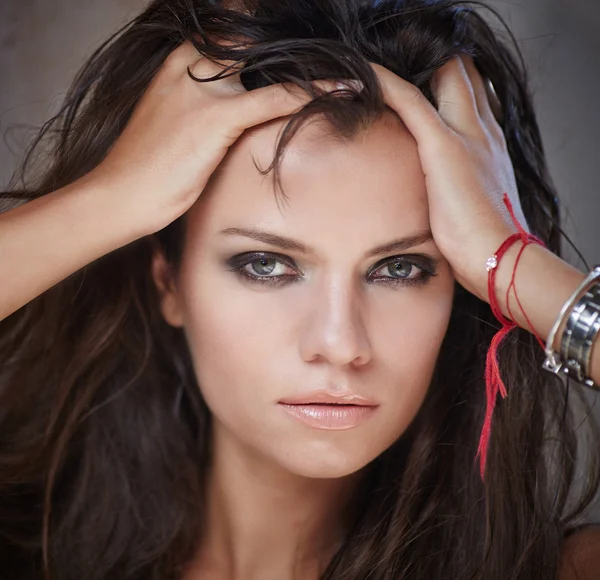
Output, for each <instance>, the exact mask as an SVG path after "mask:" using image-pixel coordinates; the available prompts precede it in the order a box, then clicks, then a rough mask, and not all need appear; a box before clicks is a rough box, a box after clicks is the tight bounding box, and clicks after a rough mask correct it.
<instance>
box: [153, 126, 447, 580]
mask: <svg viewBox="0 0 600 580" xmlns="http://www.w3.org/2000/svg"><path fill="white" fill-rule="evenodd" d="M283 123H284V122H275V123H272V124H268V125H267V126H263V127H261V128H260V129H257V130H255V131H251V132H250V133H248V134H246V135H245V136H244V137H242V138H241V139H240V140H238V142H237V143H236V145H235V146H234V147H233V148H232V149H231V151H230V153H229V154H228V156H227V158H226V160H225V162H224V164H223V166H222V167H220V169H219V172H218V175H217V176H216V179H215V180H213V182H212V183H211V185H210V187H209V188H208V189H207V191H206V192H205V193H204V194H203V196H202V197H201V198H200V199H199V200H198V202H197V203H196V204H195V206H194V207H193V208H191V210H190V211H189V213H188V215H187V221H186V239H185V243H184V253H183V258H182V262H181V265H180V267H179V270H178V273H177V276H176V278H175V279H174V280H168V271H169V270H168V266H167V265H166V264H165V263H164V260H163V259H162V257H161V255H160V254H157V256H156V259H155V264H154V274H155V279H156V281H157V284H158V286H159V288H160V289H161V293H162V309H163V315H164V316H165V319H166V320H167V321H168V322H169V323H170V324H172V325H174V326H182V327H183V328H184V330H185V334H186V337H187V340H188V344H189V345H190V349H191V354H192V358H193V361H194V365H195V368H196V374H197V377H198V383H199V385H200V389H201V391H202V394H203V398H204V400H205V401H206V403H207V405H208V406H209V408H210V410H211V415H212V417H213V421H214V423H213V425H214V430H213V434H212V440H213V441H214V449H213V452H212V456H213V457H214V458H215V460H214V465H213V466H212V470H211V473H210V477H209V489H208V498H207V505H209V506H210V508H209V514H208V520H207V521H206V526H207V527H206V533H205V538H204V541H203V544H202V545H201V547H200V553H199V555H198V559H197V560H196V562H195V563H194V567H193V569H192V571H191V572H190V573H189V580H195V578H205V577H208V578H215V579H230V580H235V579H240V580H241V579H244V580H248V579H253V578H255V579H259V578H260V579H261V580H263V579H264V580H268V579H270V578H272V579H273V580H275V579H277V580H292V579H296V578H297V579H300V578H301V579H303V580H311V579H312V578H314V579H315V580H316V579H317V578H318V577H319V575H320V574H321V573H322V572H323V570H324V569H325V567H326V566H327V563H328V561H329V560H330V558H331V556H332V554H333V552H334V551H335V548H336V546H337V545H338V543H339V542H340V540H341V539H342V537H343V535H342V534H343V531H344V526H343V525H342V522H343V515H344V513H345V511H347V502H348V498H349V494H350V493H351V492H352V491H353V489H354V486H355V482H356V478H357V477H358V476H360V472H361V470H362V468H363V467H364V466H365V465H367V464H368V463H370V462H371V461H372V460H373V459H375V458H376V457H377V456H379V455H380V454H381V453H382V452H383V451H384V450H385V449H387V448H388V447H389V446H390V445H391V444H392V443H393V442H394V441H396V440H397V439H398V437H400V435H401V434H402V433H403V431H404V430H405V429H406V427H407V426H408V425H409V424H410V423H411V422H412V420H413V418H414V417H415V415H416V413H417V411H418V409H419V408H420V406H421V403H422V401H423V398H424V396H425V394H426V392H427V389H428V386H429V384H430V382H431V375H432V373H433V369H434V365H435V362H436V360H437V357H438V353H439V348H440V345H441V342H442V339H443V337H444V334H445V331H446V328H447V324H448V321H449V317H450V312H451V307H452V297H453V285H454V280H453V277H452V275H451V273H450V269H449V267H448V264H447V262H446V261H445V260H444V258H443V256H442V254H441V252H440V251H439V249H437V247H436V245H435V243H434V242H433V239H432V238H431V237H430V236H428V235H424V233H426V232H427V231H428V228H429V220H428V209H427V195H426V191H425V181H424V176H423V172H422V170H421V167H420V164H419V159H418V154H417V150H416V145H415V142H414V139H413V138H412V136H411V135H410V133H409V132H408V131H407V130H406V129H405V128H403V127H402V125H401V123H400V122H399V121H398V120H397V119H395V118H394V117H393V116H392V115H387V116H386V118H385V119H384V120H382V121H381V122H378V123H377V124H376V125H374V126H373V127H372V128H371V130H369V131H368V132H367V133H365V134H363V135H361V136H360V137H358V138H357V139H355V140H353V141H352V142H348V143H344V144H340V143H339V142H336V141H335V140H332V139H328V138H327V136H326V134H325V133H324V132H323V130H322V129H321V128H320V127H319V126H318V125H316V124H312V125H309V126H307V127H303V128H302V129H301V131H300V132H299V133H298V134H297V135H296V136H295V138H294V140H293V141H292V142H291V143H290V149H288V150H287V151H286V155H285V157H284V160H283V164H282V178H283V186H284V188H285V191H286V194H287V196H288V203H287V204H285V206H284V207H282V208H281V210H280V207H279V206H278V205H277V200H276V198H275V196H274V192H273V187H272V182H271V180H270V179H268V178H267V179H265V178H264V177H263V176H261V175H260V174H259V173H258V172H257V171H256V169H255V168H254V166H253V162H252V160H253V159H256V160H257V163H258V165H259V166H265V165H266V164H268V162H269V161H270V158H271V156H272V151H273V147H274V145H275V142H276V137H277V133H278V131H279V130H280V129H281V128H282V126H283ZM231 228H236V229H237V230H251V231H256V230H257V229H260V230H261V231H262V232H263V233H264V232H267V233H269V235H271V236H273V235H278V236H285V238H286V239H288V240H294V241H295V242H296V243H298V242H299V243H301V244H303V245H305V246H308V247H309V248H310V251H301V250H299V249H294V248H290V247H287V248H286V247H282V244H280V243H278V242H277V241H276V240H272V241H259V240H256V239H253V238H249V237H248V236H247V235H242V234H241V233H228V234H223V233H222V232H223V231H224V230H229V229H231ZM399 239H404V240H406V239H410V240H412V241H411V242H409V243H408V245H406V243H405V247H403V248H400V247H399V246H398V247H395V248H388V249H385V250H381V251H379V252H378V253H377V255H374V256H369V253H370V252H371V251H372V250H373V249H374V248H377V247H381V246H389V245H390V244H391V243H392V242H393V241H395V240H399ZM256 252H262V253H264V254H262V255H263V256H264V257H266V258H267V260H273V259H274V257H275V256H276V257H277V259H278V260H279V262H278V263H273V264H271V265H272V266H275V267H274V269H273V270H272V272H268V273H267V274H266V275H265V274H263V275H262V278H261V279H262V282H260V284H258V283H257V282H255V281H249V280H248V279H247V278H246V277H241V276H240V275H238V274H234V273H232V272H231V271H230V269H229V267H226V266H225V265H224V262H225V261H229V260H230V259H231V256H238V255H245V254H247V253H256ZM257 262H259V260H257V259H256V258H254V260H253V262H250V263H249V264H247V265H246V266H244V268H245V269H246V270H245V271H250V272H252V269H251V266H252V265H253V264H254V267H259V269H260V263H257ZM434 263H435V266H434V268H435V275H434V276H431V277H429V276H426V275H425V268H426V267H428V266H427V264H434ZM393 264H397V265H400V268H397V267H396V268H393ZM417 264H423V265H422V266H419V265H417ZM373 270H374V271H373ZM286 277H287V278H286ZM290 277H292V279H293V281H292V282H288V281H286V280H287V279H289V278H290ZM278 278H279V280H280V282H278V285H276V286H273V285H265V283H264V281H265V280H267V281H273V280H275V281H277V279H278ZM281 281H283V283H281ZM398 352H402V353H403V356H401V357H399V356H398ZM315 389H318V390H327V391H331V392H334V393H353V394H355V395H359V396H361V397H365V398H368V399H370V400H372V401H373V402H376V403H377V410H376V414H374V415H373V416H372V418H370V419H369V420H367V421H366V422H364V423H362V424H360V425H356V426H352V427H351V428H344V429H328V428H320V427H314V426H307V425H305V424H303V423H299V422H298V421H296V420H295V419H291V418H290V417H289V416H288V415H287V414H286V413H285V412H284V411H283V410H282V407H281V405H280V404H279V401H281V400H283V399H285V398H287V397H292V396H298V395H302V394H304V393H307V392H309V391H312V390H315ZM186 580H188V578H186Z"/></svg>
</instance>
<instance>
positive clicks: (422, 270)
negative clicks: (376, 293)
mask: <svg viewBox="0 0 600 580" xmlns="http://www.w3.org/2000/svg"><path fill="white" fill-rule="evenodd" d="M225 266H226V269H227V270H229V271H230V272H233V273H234V274H236V276H238V277H239V278H240V279H241V280H242V281H244V282H249V283H252V284H263V285H267V286H284V285H288V284H293V283H297V282H300V281H301V280H302V279H303V278H304V273H303V272H302V270H301V269H300V268H299V267H298V265H297V264H296V262H295V261H294V260H293V259H292V258H290V257H289V256H285V255H283V254H278V253H274V252H244V253H241V254H236V255H234V256H231V257H230V258H227V259H226V260H225ZM434 276H437V260H436V259H434V258H432V257H431V256H428V255H425V254H402V255H399V256H388V257H387V258H383V259H382V260H379V261H378V262H377V263H376V264H374V265H373V266H372V267H371V268H369V270H368V271H367V274H366V277H365V281H366V282H367V283H369V284H386V285H390V286H418V285H421V286H422V285H424V284H426V283H427V282H428V281H429V280H430V279H431V278H432V277H434Z"/></svg>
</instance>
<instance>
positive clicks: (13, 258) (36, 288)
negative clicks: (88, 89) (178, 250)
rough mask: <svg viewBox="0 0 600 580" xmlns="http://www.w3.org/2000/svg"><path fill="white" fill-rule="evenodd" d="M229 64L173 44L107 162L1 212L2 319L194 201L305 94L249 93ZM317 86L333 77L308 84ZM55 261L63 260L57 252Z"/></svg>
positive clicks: (327, 85) (283, 90) (283, 88)
mask: <svg viewBox="0 0 600 580" xmlns="http://www.w3.org/2000/svg"><path fill="white" fill-rule="evenodd" d="M226 66H227V63H221V64H216V63H213V62H212V61H209V60H208V59H207V58H205V57H200V56H199V54H198V52H197V51H196V49H195V48H194V47H193V46H192V44H191V43H184V44H182V45H180V46H179V47H178V48H176V49H175V50H174V51H173V52H172V53H171V54H170V55H169V56H168V58H167V59H166V61H165V62H164V64H163V66H162V67H161V69H160V70H159V71H158V73H157V74H156V75H155V76H154V78H153V81H152V82H151V83H150V85H149V87H148V89H147V90H146V92H145V93H144V95H143V97H142V99H141V100H140V101H139V102H138V104H137V105H136V107H135V109H134V112H133V114H132V116H131V118H130V119H129V121H128V123H127V124H126V126H125V128H124V130H123V131H122V133H121V135H120V136H119V137H118V139H117V140H116V142H115V143H114V145H113V146H112V148H111V149H110V151H109V153H108V154H107V156H106V157H105V158H104V160H103V161H102V162H101V163H100V164H99V165H98V166H97V167H96V168H95V169H93V170H92V171H91V172H89V173H87V174H86V175H84V176H83V177H82V178H80V179H78V180H76V181H74V182H73V183H70V184H68V185H67V186H65V187H62V188H60V189H57V190H56V191H53V192H52V193H49V194H47V195H44V196H43V197H40V198H39V199H35V200H33V201H31V202H29V203H26V204H24V205H22V206H20V207H17V208H16V209H13V210H11V211H8V212H5V213H3V214H2V215H0V253H1V254H2V260H1V261H0V279H2V280H11V284H8V285H5V286H4V287H3V289H2V292H0V320H2V319H3V318H4V317H6V316H8V315H10V314H12V313H13V312H15V311H16V310H18V309H19V308H21V307H22V306H24V305H25V304H27V303H28V302H29V301H31V300H32V299H34V298H35V297H37V296H38V295H40V294H42V293H43V292H44V291H46V290H47V289H49V288H50V287H52V286H54V285H55V284H56V283H58V282H60V281H61V280H63V279H64V278H66V277H67V276H69V275H70V274H72V273H73V272H75V271H77V270H78V269H79V268H82V267H83V266H85V265H86V264H89V263H90V262H92V261H94V260H96V259H97V258H100V257H101V256H103V255H105V254H108V253H109V252H111V251H113V250H115V249H117V248H119V247H121V246H125V245H126V244H128V243H131V242H133V241H135V240H136V239H138V238H140V237H143V236H145V235H149V234H152V233H154V232H156V231H158V230H160V229H162V228H164V227H165V226H167V225H168V224H169V223H171V222H172V221H174V220H175V219H177V218H178V217H179V216H181V215H182V214H183V213H184V212H185V211H186V210H187V209H188V208H189V207H190V206H191V205H192V204H193V203H194V201H195V200H196V199H197V198H198V197H199V195H200V194H201V192H202V190H203V189H204V187H205V185H206V183H207V182H208V179H209V177H210V176H211V174H212V173H213V171H214V170H215V169H216V167H217V166H218V164H219V163H220V162H221V160H222V159H223V157H224V156H225V153H226V152H227V149H228V148H229V146H230V145H232V144H233V143H234V142H235V140H236V139H237V138H238V137H239V136H240V135H241V134H242V133H243V132H244V130H245V129H247V128H249V127H252V126H254V125H258V124H260V123H263V122H266V121H269V120H272V119H275V118H277V117H281V116H287V115H291V114H292V113H294V112H296V111H297V110H299V109H301V108H302V107H303V106H304V105H305V104H306V103H307V102H309V101H310V100H311V98H312V96H311V95H309V94H308V93H307V92H305V91H304V90H302V89H301V88H300V87H299V86H297V85H295V84H292V83H279V84H274V85H270V86H268V87H264V88H258V89H256V90H253V91H246V90H245V89H244V87H243V85H242V83H241V82H240V81H239V75H238V74H233V75H231V76H229V77H227V78H223V79H219V80H217V81H214V82H210V83H201V82H195V81H194V80H192V78H190V76H189V75H188V67H189V69H190V72H192V73H193V74H194V75H195V76H196V77H211V76H213V75H216V74H218V73H220V72H221V71H222V70H223V69H224V68H225V67H226ZM314 84H315V85H317V86H318V87H321V88H322V89H323V90H332V89H334V88H335V87H336V84H335V83H334V82H333V81H315V82H314ZM58 257H60V259H59V258H58Z"/></svg>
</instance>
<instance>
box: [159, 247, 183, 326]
mask: <svg viewBox="0 0 600 580" xmlns="http://www.w3.org/2000/svg"><path fill="white" fill-rule="evenodd" d="M152 279H153V280H154V284H155V285H156V289H157V290H158V294H159V297H160V310H161V312H162V315H163V318H164V319H165V321H166V322H167V323H168V324H170V325H171V326H176V327H181V326H183V308H182V301H181V297H180V295H179V291H178V289H177V285H176V280H175V275H174V271H173V266H172V265H171V264H169V262H167V259H166V257H165V254H164V252H163V250H162V249H160V248H156V249H155V250H154V253H153V255H152Z"/></svg>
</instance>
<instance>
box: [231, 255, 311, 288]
mask: <svg viewBox="0 0 600 580" xmlns="http://www.w3.org/2000/svg"><path fill="white" fill-rule="evenodd" d="M227 264H228V265H229V269H230V270H231V271H233V272H235V273H236V274H239V275H240V276H243V277H244V278H245V279H246V280H247V281H249V282H258V283H259V284H270V285H277V284H285V283H289V282H292V281H294V280H297V279H299V278H300V277H301V273H300V272H299V271H298V268H297V266H296V265H295V264H294V262H293V260H291V259H289V258H287V257H285V256H280V255H279V254H271V253H268V252H251V253H248V254H239V255H238V256H233V258H230V259H229V260H227Z"/></svg>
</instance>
